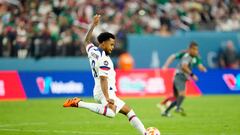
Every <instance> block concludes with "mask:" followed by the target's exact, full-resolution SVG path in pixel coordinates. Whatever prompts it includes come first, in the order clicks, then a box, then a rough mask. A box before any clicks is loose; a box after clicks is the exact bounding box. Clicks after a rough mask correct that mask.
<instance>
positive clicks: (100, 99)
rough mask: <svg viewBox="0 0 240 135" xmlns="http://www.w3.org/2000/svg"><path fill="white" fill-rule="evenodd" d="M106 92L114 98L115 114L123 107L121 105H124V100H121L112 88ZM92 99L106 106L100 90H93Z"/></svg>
mask: <svg viewBox="0 0 240 135" xmlns="http://www.w3.org/2000/svg"><path fill="white" fill-rule="evenodd" d="M108 94H109V98H110V99H113V100H114V105H116V106H117V108H116V114H117V113H118V112H119V111H120V110H121V109H122V108H123V106H124V105H125V102H124V101H123V100H121V99H120V98H118V97H117V96H116V93H115V91H113V90H110V91H108ZM94 99H95V100H96V101H97V102H98V103H100V104H102V105H104V106H106V105H107V104H108V102H107V100H106V98H105V96H104V95H103V92H102V91H98V92H94Z"/></svg>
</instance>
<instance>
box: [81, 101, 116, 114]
mask: <svg viewBox="0 0 240 135" xmlns="http://www.w3.org/2000/svg"><path fill="white" fill-rule="evenodd" d="M78 107H80V108H86V109H89V110H91V111H93V112H95V113H98V114H102V115H104V116H107V117H110V118H113V117H115V115H116V114H115V112H114V111H113V110H112V109H110V108H108V107H107V106H104V105H102V104H97V103H86V102H83V101H80V102H78Z"/></svg>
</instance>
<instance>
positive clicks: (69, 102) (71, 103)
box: [63, 97, 81, 107]
mask: <svg viewBox="0 0 240 135" xmlns="http://www.w3.org/2000/svg"><path fill="white" fill-rule="evenodd" d="M79 101H81V99H80V98H77V97H75V98H72V99H67V100H66V101H65V102H64V104H63V107H78V102H79Z"/></svg>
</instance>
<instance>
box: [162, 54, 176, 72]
mask: <svg viewBox="0 0 240 135" xmlns="http://www.w3.org/2000/svg"><path fill="white" fill-rule="evenodd" d="M175 59H176V56H175V54H172V55H170V56H169V57H168V59H167V61H166V62H165V63H164V65H163V67H162V69H167V68H168V67H169V65H170V64H171V63H172V62H173V61H174V60H175Z"/></svg>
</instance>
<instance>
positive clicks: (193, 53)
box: [188, 42, 198, 56]
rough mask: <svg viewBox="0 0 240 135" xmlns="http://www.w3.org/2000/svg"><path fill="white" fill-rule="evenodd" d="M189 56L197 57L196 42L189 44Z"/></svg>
mask: <svg viewBox="0 0 240 135" xmlns="http://www.w3.org/2000/svg"><path fill="white" fill-rule="evenodd" d="M188 50H189V54H190V55H191V56H197V55H198V44H197V43H196V42H191V43H190V45H189V47H188Z"/></svg>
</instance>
